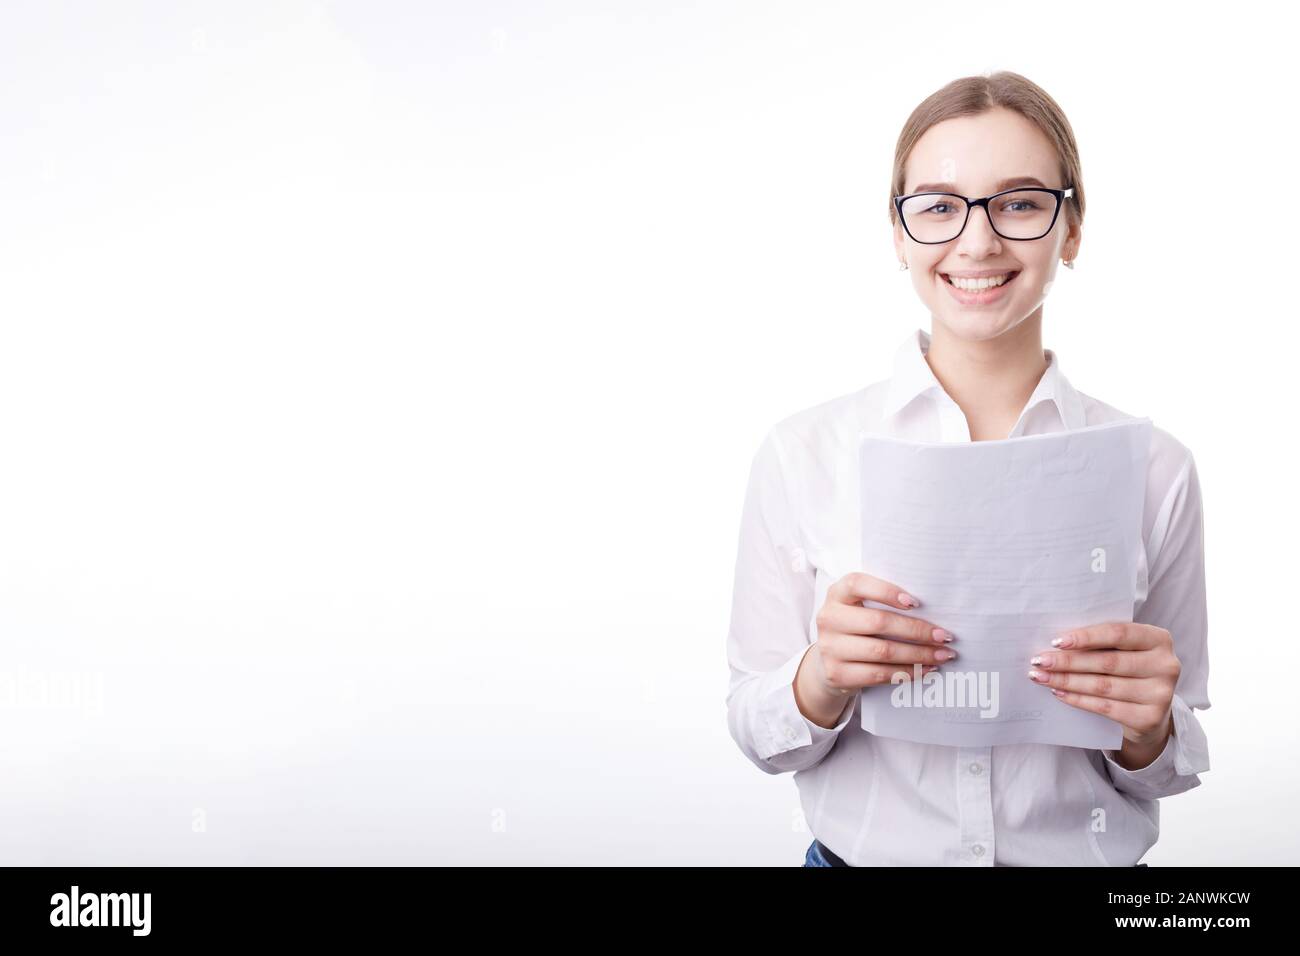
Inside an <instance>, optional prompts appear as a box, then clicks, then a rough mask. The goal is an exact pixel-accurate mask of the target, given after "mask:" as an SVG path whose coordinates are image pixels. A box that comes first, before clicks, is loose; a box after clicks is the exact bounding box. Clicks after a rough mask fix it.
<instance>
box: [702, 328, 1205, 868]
mask: <svg viewBox="0 0 1300 956" xmlns="http://www.w3.org/2000/svg"><path fill="white" fill-rule="evenodd" d="M929 345H930V336H929V334H928V333H926V332H925V331H924V330H922V329H917V330H916V331H915V332H914V333H912V334H911V335H910V336H909V337H908V338H907V340H906V341H905V342H904V343H903V345H902V347H901V348H900V349H899V351H898V354H897V357H896V360H895V364H894V370H893V375H892V376H891V377H890V378H888V379H885V380H883V381H880V382H876V383H874V384H872V385H869V386H867V387H866V388H864V389H862V390H860V391H857V392H853V393H851V394H848V395H843V396H841V397H839V398H835V399H832V400H831V401H828V402H824V403H822V404H820V405H816V406H814V407H812V408H808V409H805V410H804V411H802V412H799V413H797V414H795V415H792V416H790V417H788V418H786V419H784V420H782V421H780V422H778V423H777V424H775V425H774V426H773V427H772V428H771V429H770V430H769V432H768V433H767V435H766V437H765V438H764V440H763V442H762V444H761V445H760V446H759V448H758V451H757V453H756V454H755V456H754V459H753V462H752V466H751V470H750V475H749V484H748V490H747V492H746V496H745V503H744V511H743V515H742V518H741V528H740V541H739V553H738V556H737V560H736V573H735V589H734V593H733V600H732V612H731V625H730V630H729V632H728V636H727V658H728V662H729V665H730V668H731V678H730V684H729V688H728V692H727V721H728V726H729V729H730V731H731V735H732V737H733V739H734V740H735V741H736V743H737V745H739V747H740V749H741V751H742V752H743V753H744V755H745V756H746V757H748V758H749V759H750V760H751V761H752V762H753V763H754V764H755V765H757V766H758V767H759V768H760V769H762V770H764V771H766V772H767V773H771V774H778V773H786V772H789V771H793V772H794V779H795V783H796V784H797V786H798V789H799V799H800V802H801V804H802V807H803V813H804V816H805V819H806V820H807V822H808V825H809V827H810V828H811V830H812V832H813V834H814V835H815V836H816V837H817V839H819V840H820V841H821V842H822V843H823V844H825V845H826V846H827V847H829V848H830V849H831V850H832V851H833V852H834V853H836V854H838V855H839V856H841V857H842V858H843V859H844V860H845V861H846V862H847V863H849V864H850V865H853V866H872V865H902V866H923V865H949V866H994V865H997V866H1131V865H1133V864H1134V863H1136V862H1137V861H1138V860H1139V859H1141V857H1142V855H1143V854H1144V853H1145V852H1146V851H1147V850H1148V849H1150V847H1151V846H1152V845H1153V844H1154V843H1155V842H1156V839H1157V837H1158V836H1159V831H1160V808H1159V803H1158V802H1157V798H1158V797H1167V796H1170V795H1172V794H1176V793H1182V792H1183V791H1185V790H1190V789H1192V788H1193V787H1196V786H1199V784H1200V782H1201V781H1200V779H1199V777H1197V774H1198V773H1201V772H1203V771H1206V770H1208V769H1209V768H1210V764H1209V754H1208V749H1207V744H1206V739H1205V733H1204V731H1203V729H1202V728H1201V726H1200V723H1199V722H1198V720H1197V718H1196V715H1195V714H1194V713H1193V710H1192V708H1197V707H1199V708H1202V709H1204V708H1207V707H1209V706H1210V701H1209V697H1208V696H1207V688H1206V683H1207V679H1208V676H1209V659H1208V655H1207V647H1206V637H1207V618H1206V601H1205V562H1204V533H1203V525H1202V510H1201V490H1200V484H1199V482H1198V479H1197V474H1196V464H1195V462H1194V461H1193V458H1192V454H1191V452H1190V451H1189V450H1188V449H1187V448H1186V447H1185V446H1184V445H1182V444H1181V443H1179V442H1178V440H1177V439H1175V438H1174V437H1173V436H1172V435H1170V434H1169V433H1168V432H1165V431H1163V430H1162V429H1160V428H1158V427H1154V426H1153V428H1152V445H1151V455H1150V465H1149V469H1148V474H1147V490H1146V503H1145V508H1144V513H1143V519H1142V520H1143V529H1142V530H1143V541H1144V542H1145V549H1144V550H1145V553H1144V554H1141V555H1140V556H1139V562H1138V574H1137V595H1136V601H1135V603H1134V607H1133V620H1134V621H1137V622H1140V623H1147V624H1155V625H1158V626H1160V627H1163V628H1166V629H1168V630H1169V631H1170V633H1171V634H1172V635H1173V640H1174V648H1175V653H1176V654H1177V655H1178V659H1179V661H1180V662H1181V664H1182V673H1181V675H1180V677H1179V679H1178V684H1177V687H1176V688H1175V695H1174V699H1173V719H1174V732H1173V734H1172V735H1171V736H1170V738H1169V742H1168V743H1167V744H1166V746H1165V749H1164V751H1163V752H1162V753H1161V754H1160V756H1159V757H1157V758H1156V759H1155V761H1154V762H1152V763H1151V764H1150V765H1148V766H1146V767H1143V768H1140V769H1137V770H1126V769H1125V768H1124V767H1122V766H1120V764H1119V763H1117V762H1116V761H1115V759H1114V757H1115V756H1117V754H1118V752H1117V751H1109V750H1087V749H1083V748H1079V747H1063V746H1057V745H1052V744H1006V745H999V746H992V747H956V746H944V745H939V744H923V743H914V742H912V741H907V740H897V739H894V738H890V737H880V736H876V735H875V734H871V733H868V732H867V731H865V730H863V729H862V726H861V716H860V714H861V708H860V706H859V705H860V697H861V694H863V693H877V692H880V693H885V692H888V691H889V690H891V689H892V688H890V687H889V686H888V685H883V686H881V687H870V688H865V689H863V690H860V691H858V692H857V693H856V694H855V695H854V696H853V701H852V704H851V705H850V704H849V703H847V702H846V705H845V712H844V715H843V716H842V717H841V718H840V721H839V723H838V724H837V725H836V726H835V727H833V728H825V727H821V726H819V725H817V724H814V723H813V722H812V721H810V720H808V719H807V718H806V717H805V716H804V715H803V714H802V713H801V712H800V710H799V708H798V706H797V704H796V703H795V697H794V686H793V685H794V676H795V672H796V671H797V670H798V667H799V664H800V661H801V660H802V659H803V656H804V654H805V653H807V652H808V649H809V648H810V647H811V646H812V645H813V644H814V643H815V642H816V640H817V631H816V628H817V624H816V616H817V611H818V609H820V608H821V606H822V604H823V602H824V601H825V600H826V592H827V589H828V588H829V587H830V586H831V585H832V584H833V583H834V582H835V581H837V580H838V579H839V578H841V577H843V576H844V575H845V574H848V573H849V572H851V571H865V572H866V573H868V574H871V573H873V571H872V569H871V568H869V567H866V568H864V567H861V566H860V565H861V554H860V548H859V546H860V543H861V530H860V521H859V517H860V516H859V509H860V503H859V498H858V495H859V492H858V453H857V449H858V439H859V436H860V434H862V433H864V432H866V433H873V434H883V435H892V436H895V437H898V438H906V439H914V440H919V441H944V442H957V441H965V442H968V441H970V440H971V439H970V430H969V427H968V425H967V422H966V418H965V415H964V414H963V413H962V411H961V409H960V407H958V405H957V404H956V403H955V402H954V401H953V400H952V398H951V397H950V396H949V395H948V394H947V392H945V391H944V389H943V386H942V385H940V384H939V381H938V380H937V379H936V378H935V376H934V373H933V371H932V370H931V369H930V366H929V363H928V362H927V361H926V359H925V355H924V353H925V352H926V351H927V350H928V349H929ZM1044 354H1045V357H1046V358H1047V360H1048V362H1049V364H1048V367H1047V370H1046V371H1045V372H1044V373H1043V376H1042V378H1041V379H1040V380H1039V382H1038V385H1037V387H1036V388H1035V390H1034V392H1033V394H1032V395H1031V396H1030V398H1029V401H1028V402H1027V403H1026V405H1025V407H1024V409H1023V410H1022V411H1021V413H1020V418H1019V420H1018V421H1017V422H1016V425H1015V428H1013V429H1012V431H1011V435H1010V436H1009V437H1012V438H1014V437H1016V436H1019V435H1035V434H1044V433H1048V432H1057V431H1062V430H1065V429H1075V428H1082V427H1084V426H1087V425H1098V424H1102V423H1104V422H1111V421H1117V420H1125V419H1130V418H1133V417H1134V416H1131V415H1126V414H1124V413H1123V412H1120V411H1119V410H1117V409H1115V408H1113V407H1111V406H1109V405H1106V404H1104V403H1102V402H1100V401H1098V400H1097V399H1094V398H1091V397H1090V396H1088V395H1085V394H1083V393H1082V392H1079V391H1077V390H1076V389H1075V388H1074V387H1072V386H1071V385H1070V383H1069V382H1068V381H1067V380H1066V378H1065V376H1064V374H1062V372H1061V365H1060V361H1059V359H1058V358H1057V356H1056V355H1055V353H1054V352H1052V351H1051V350H1050V349H1047V350H1044ZM892 583H894V584H897V585H898V586H899V587H901V588H903V589H904V590H906V589H907V586H908V583H907V582H906V581H894V582H892ZM921 613H922V615H923V614H924V611H922V612H921ZM1097 623H1102V622H1100V621H1099V622H1097ZM1052 636H1053V635H1050V634H1045V635H1043V638H1044V641H1045V642H1047V641H1050V639H1051V637H1052ZM953 646H954V647H955V648H957V649H958V653H960V644H954V645H953ZM1046 649H1047V647H1046V646H1045V647H1044V650H1046ZM1025 669H1026V671H1028V669H1029V662H1028V661H1026V662H1025ZM1028 679H1029V678H1028V677H1027V676H1026V677H1025V680H1028ZM1043 693H1044V694H1047V695H1049V696H1050V695H1051V691H1050V690H1048V689H1047V688H1043ZM1053 701H1054V702H1055V703H1056V705H1057V706H1061V707H1068V706H1070V705H1069V704H1066V703H1064V702H1063V701H1059V700H1057V699H1056V698H1053Z"/></svg>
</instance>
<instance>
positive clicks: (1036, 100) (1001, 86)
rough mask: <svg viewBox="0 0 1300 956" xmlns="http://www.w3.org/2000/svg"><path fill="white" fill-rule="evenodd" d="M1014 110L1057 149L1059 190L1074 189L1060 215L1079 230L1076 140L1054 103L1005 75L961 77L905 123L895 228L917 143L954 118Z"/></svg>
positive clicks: (897, 163)
mask: <svg viewBox="0 0 1300 956" xmlns="http://www.w3.org/2000/svg"><path fill="white" fill-rule="evenodd" d="M998 106H1002V107H1006V108H1007V109H1010V110H1015V111H1016V112H1017V113H1019V114H1020V115H1021V116H1023V117H1024V118H1025V119H1027V120H1029V121H1030V122H1031V123H1033V124H1034V125H1035V126H1037V127H1038V128H1039V129H1040V130H1042V131H1043V133H1044V134H1045V135H1046V136H1047V138H1048V140H1050V141H1051V143H1052V146H1053V147H1055V149H1056V155H1057V159H1058V161H1059V165H1060V172H1061V185H1062V186H1063V187H1064V186H1073V187H1074V195H1073V197H1071V198H1070V199H1066V200H1065V204H1064V207H1063V209H1062V212H1064V213H1065V217H1066V222H1067V223H1069V224H1070V225H1078V224H1079V223H1080V222H1082V221H1083V212H1084V194H1083V169H1082V166H1081V165H1080V162H1079V146H1078V144H1077V143H1076V142H1075V141H1074V130H1072V129H1071V128H1070V121H1069V120H1068V119H1066V118H1065V112H1064V111H1063V110H1062V109H1061V107H1060V106H1058V105H1057V103H1056V100H1054V99H1052V98H1051V97H1050V96H1048V95H1047V92H1046V91H1045V90H1044V89H1043V88H1042V87H1040V86H1038V85H1037V84H1035V83H1033V82H1032V81H1030V80H1028V79H1026V78H1025V77H1023V76H1021V75H1020V74H1019V73H1011V72H1009V71H1006V70H1002V71H999V72H997V73H992V74H989V75H987V76H963V77H962V78H961V79H959V80H953V81H952V82H951V83H949V84H948V85H947V86H945V87H943V88H942V89H939V90H936V91H935V92H933V93H931V94H930V95H929V96H927V97H926V98H925V99H924V100H923V101H922V102H921V104H920V105H919V106H917V108H916V109H914V110H912V115H911V116H909V117H908V118H907V122H906V123H904V124H903V131H902V132H901V133H899V135H898V145H897V146H896V147H895V148H894V176H893V183H892V185H891V187H890V190H889V221H890V222H891V223H895V224H896V223H897V219H898V216H897V212H898V211H897V209H896V208H895V207H894V197H895V196H901V195H902V194H903V189H904V188H905V186H906V178H905V177H906V169H907V160H908V157H909V156H911V155H912V149H913V148H914V147H915V146H916V143H917V140H919V139H920V138H921V136H922V135H923V134H924V133H925V131H926V130H928V129H929V128H930V127H931V126H934V125H935V124H936V123H941V122H943V121H944V120H946V119H952V118H953V117H955V116H977V115H979V114H980V113H986V112H988V111H989V110H991V109H994V108H995V107H998Z"/></svg>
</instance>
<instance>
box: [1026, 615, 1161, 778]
mask: <svg viewBox="0 0 1300 956" xmlns="http://www.w3.org/2000/svg"><path fill="white" fill-rule="evenodd" d="M1052 646H1053V648H1055V650H1047V651H1043V652H1041V653H1040V654H1037V655H1035V657H1034V658H1033V660H1032V661H1030V663H1031V664H1032V665H1033V667H1032V669H1031V670H1030V671H1029V679H1030V680H1032V681H1035V682H1037V683H1039V684H1042V685H1044V686H1045V687H1051V688H1052V693H1054V694H1056V696H1057V697H1058V698H1060V699H1061V700H1063V701H1065V702H1066V703H1067V704H1069V705H1071V706H1072V707H1078V708H1079V709H1080V710H1090V711H1092V712H1093V713H1097V714H1101V715H1102V716H1104V717H1109V718H1110V719H1111V720H1114V721H1116V722H1118V723H1119V724H1121V725H1122V726H1123V728H1124V740H1125V747H1124V750H1125V751H1128V750H1130V749H1133V750H1135V751H1139V752H1142V753H1148V752H1149V753H1150V757H1151V759H1155V757H1157V756H1159V754H1160V752H1161V751H1162V750H1164V747H1165V742H1166V741H1167V740H1168V739H1169V735H1170V733H1172V732H1173V726H1172V724H1173V714H1172V708H1173V699H1174V688H1175V687H1176V686H1177V684H1178V675H1179V674H1180V673H1181V672H1182V664H1180V663H1179V661H1178V655H1177V654H1175V653H1174V639H1173V635H1171V634H1170V633H1169V632H1168V631H1167V630H1165V629H1164V628H1163V627H1156V626H1154V625H1152V624H1132V623H1124V622H1118V623H1111V624H1096V625H1093V626H1092V627H1080V628H1076V629H1074V630H1072V631H1066V632H1064V633H1063V634H1061V635H1060V636H1059V637H1057V638H1056V639H1055V640H1053V641H1052ZM1130 745H1131V746H1130ZM1149 762H1150V760H1147V761H1146V763H1149ZM1143 765H1144V766H1145V763H1144V764H1143Z"/></svg>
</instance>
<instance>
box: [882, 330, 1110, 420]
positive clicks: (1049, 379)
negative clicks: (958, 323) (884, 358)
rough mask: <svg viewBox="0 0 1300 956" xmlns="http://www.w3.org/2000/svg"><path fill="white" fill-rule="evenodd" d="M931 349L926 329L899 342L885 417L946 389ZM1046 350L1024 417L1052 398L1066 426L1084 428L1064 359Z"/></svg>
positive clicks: (1078, 404)
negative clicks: (932, 364) (931, 360)
mask: <svg viewBox="0 0 1300 956" xmlns="http://www.w3.org/2000/svg"><path fill="white" fill-rule="evenodd" d="M929 349H930V333H928V332H926V331H925V330H924V329H916V330H915V331H913V332H912V333H911V334H910V335H909V336H908V337H907V339H906V340H905V341H904V342H903V344H902V345H901V346H899V348H898V352H897V353H896V354H895V356H894V374H893V377H892V378H890V380H889V391H888V393H887V394H886V396H885V408H884V412H885V415H886V417H889V416H893V415H895V414H897V413H898V412H900V411H902V410H903V409H904V408H905V407H907V405H909V404H910V403H911V402H912V401H913V400H914V399H917V398H920V397H921V396H922V395H928V394H931V393H932V392H933V391H934V390H936V389H937V390H939V391H940V392H942V391H943V386H942V385H940V384H939V380H938V379H937V378H935V377H934V371H933V370H932V369H931V368H930V363H929V362H927V361H926V360H925V353H926V352H928V351H929ZM1043 351H1044V353H1045V354H1046V356H1047V370H1046V371H1044V372H1043V376H1042V378H1040V379H1039V380H1038V385H1037V386H1036V387H1035V388H1034V392H1033V394H1032V395H1030V396H1029V401H1028V402H1026V403H1025V407H1024V409H1023V411H1022V412H1021V417H1022V418H1023V417H1024V415H1025V414H1026V413H1027V412H1028V411H1029V410H1030V409H1031V408H1033V407H1034V406H1035V405H1038V404H1040V403H1042V402H1049V401H1050V402H1052V403H1053V404H1055V406H1056V410H1057V412H1058V414H1059V415H1060V416H1061V422H1062V424H1063V425H1064V426H1065V428H1066V429H1067V430H1072V429H1075V428H1083V427H1084V426H1085V425H1086V424H1087V419H1086V416H1085V414H1084V410H1083V400H1082V399H1081V398H1080V397H1079V393H1078V392H1077V391H1076V390H1075V389H1074V386H1072V385H1071V384H1070V382H1069V380H1068V379H1067V378H1066V377H1065V374H1064V373H1063V372H1062V371H1061V361H1060V359H1059V358H1058V357H1057V355H1056V353H1055V352H1053V351H1052V350H1051V349H1044V350H1043Z"/></svg>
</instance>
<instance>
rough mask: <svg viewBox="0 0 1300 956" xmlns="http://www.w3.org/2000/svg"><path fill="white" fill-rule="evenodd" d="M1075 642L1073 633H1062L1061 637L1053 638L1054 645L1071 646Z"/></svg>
mask: <svg viewBox="0 0 1300 956" xmlns="http://www.w3.org/2000/svg"><path fill="white" fill-rule="evenodd" d="M1073 643H1074V635H1073V634H1062V635H1061V636H1060V637H1054V638H1052V646H1053V647H1069V646H1070V645H1071V644H1073Z"/></svg>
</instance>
